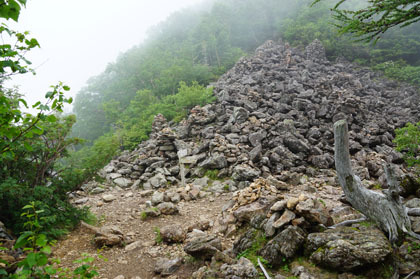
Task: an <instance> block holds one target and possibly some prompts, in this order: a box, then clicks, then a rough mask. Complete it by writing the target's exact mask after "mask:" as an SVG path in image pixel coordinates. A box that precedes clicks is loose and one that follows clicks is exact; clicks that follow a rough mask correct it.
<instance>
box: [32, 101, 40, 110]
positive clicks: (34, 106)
mask: <svg viewBox="0 0 420 279" xmlns="http://www.w3.org/2000/svg"><path fill="white" fill-rule="evenodd" d="M40 104H41V102H40V101H38V102H36V103H35V104H34V105H33V106H32V108H36V107H37V106H39V105H40Z"/></svg>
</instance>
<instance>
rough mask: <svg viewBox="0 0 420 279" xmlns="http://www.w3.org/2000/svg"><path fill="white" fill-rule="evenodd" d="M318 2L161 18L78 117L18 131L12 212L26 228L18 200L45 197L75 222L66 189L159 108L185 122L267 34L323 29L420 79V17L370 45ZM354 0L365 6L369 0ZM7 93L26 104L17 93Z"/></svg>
mask: <svg viewBox="0 0 420 279" xmlns="http://www.w3.org/2000/svg"><path fill="white" fill-rule="evenodd" d="M311 2H312V1H309V0H298V1H292V0H285V1H278V0H226V1H208V2H205V3H203V4H201V5H199V6H197V7H194V8H191V9H185V10H182V11H179V12H177V13H174V14H173V15H171V16H170V17H169V18H167V20H166V21H164V22H162V23H160V24H159V25H157V26H155V27H154V28H153V29H151V30H150V34H149V37H148V39H147V40H145V41H144V42H143V43H142V44H140V45H138V46H135V47H133V48H132V49H130V50H129V51H127V52H125V53H123V54H121V55H120V56H119V57H118V59H117V60H116V61H115V62H113V63H110V64H109V65H108V66H107V67H106V69H105V70H104V72H103V73H101V74H100V75H98V76H96V77H92V78H90V80H89V81H88V83H87V84H86V86H85V87H84V88H83V89H82V90H81V91H80V92H79V93H78V94H77V96H76V98H75V102H74V113H75V115H76V119H75V118H74V117H73V116H66V117H62V116H61V117H59V116H58V115H56V116H54V117H53V116H50V118H49V119H47V118H46V117H44V118H43V120H42V121H41V122H40V123H39V124H40V125H39V126H40V127H41V128H42V129H40V130H39V131H38V134H34V135H33V136H32V135H31V138H30V139H29V138H25V137H23V138H19V140H16V141H14V143H16V144H19V145H18V147H17V148H16V150H15V151H16V152H15V154H14V155H15V156H3V157H2V159H1V160H2V162H1V163H2V166H5V167H3V168H2V169H1V170H0V177H1V178H2V181H1V184H0V202H1V208H0V209H1V211H2V212H3V215H4V221H5V222H6V223H7V225H8V226H9V227H12V228H13V229H15V230H16V232H18V231H20V230H22V229H23V221H19V218H20V213H21V210H20V208H22V206H23V205H24V204H26V203H28V202H29V201H31V200H37V201H40V203H41V205H40V206H41V207H42V208H44V209H45V210H46V215H48V216H52V215H55V216H56V217H55V218H52V219H49V221H48V222H49V224H50V225H51V226H52V225H54V224H62V225H64V227H66V226H67V225H69V224H74V223H75V222H76V221H77V219H78V218H79V217H78V216H80V212H77V211H73V210H70V208H71V206H70V205H69V204H68V203H67V202H66V193H67V192H68V191H72V190H74V189H77V188H78V187H80V186H81V185H82V184H83V183H84V182H86V181H88V180H89V179H90V178H92V177H93V176H95V175H96V172H97V171H98V170H99V169H100V168H101V167H103V166H104V165H105V164H107V163H108V162H109V160H110V159H111V158H112V157H113V156H115V155H116V154H118V153H119V151H120V150H124V149H130V150H132V149H134V148H136V146H137V145H138V144H139V143H140V142H141V141H143V140H145V139H147V138H148V136H149V133H150V132H151V123H152V121H153V117H154V116H155V115H156V114H158V113H161V114H163V115H164V116H165V117H166V118H167V119H168V120H169V121H174V122H178V121H180V120H181V119H182V118H183V117H184V116H185V115H186V114H187V113H188V111H189V110H190V109H191V108H192V107H194V106H195V105H205V104H206V103H209V102H212V101H213V100H214V98H215V97H213V95H212V89H211V86H209V85H211V84H212V82H215V81H216V80H217V79H218V77H220V76H221V75H222V74H223V73H225V72H226V71H227V70H228V69H230V68H231V67H232V66H233V65H234V64H235V62H236V61H237V60H238V59H239V58H240V57H242V56H244V55H248V54H249V53H251V52H252V51H253V50H254V49H255V48H256V47H257V46H259V45H261V44H262V43H263V42H265V41H266V40H268V39H272V40H279V39H282V40H284V41H287V42H289V43H290V44H291V45H293V46H301V47H303V46H305V45H307V44H308V43H309V42H311V41H313V40H314V39H315V38H318V39H320V40H321V41H322V43H323V45H324V46H325V47H326V53H327V56H328V58H329V59H331V60H334V59H336V58H344V59H346V60H349V61H355V62H358V63H359V64H360V65H362V66H369V67H372V68H373V69H376V70H382V71H384V73H385V74H386V75H388V76H389V77H391V78H395V79H398V80H401V81H405V82H409V83H412V84H416V85H419V84H420V47H419V45H420V31H419V30H420V28H419V27H420V25H419V24H418V23H417V24H413V25H411V26H408V27H406V28H404V29H399V28H396V29H392V30H390V31H389V32H387V33H386V35H385V36H383V38H381V40H380V41H378V43H377V44H375V45H366V44H362V43H357V42H354V41H353V40H352V39H351V38H349V37H347V36H346V35H342V36H338V34H337V32H336V30H335V27H334V25H333V24H331V23H332V19H331V17H330V14H331V11H330V7H331V6H332V5H333V4H334V1H322V2H321V3H319V4H317V5H316V6H313V7H310V4H311ZM346 5H352V6H353V7H361V6H362V5H363V1H359V0H354V1H352V2H350V3H346ZM35 42H36V41H35ZM35 46H36V45H34V46H32V47H35ZM3 78H5V79H6V78H7V76H4V77H3ZM7 94H9V95H7V96H9V97H7V98H10V100H13V102H14V103H13V106H18V104H19V102H20V101H19V94H18V93H17V92H14V91H11V92H9V93H7ZM7 100H9V99H7ZM39 105H40V104H39ZM39 105H38V106H39ZM9 107H10V106H9ZM42 108H43V107H41V108H40V109H41V111H42ZM53 118H54V119H53ZM49 120H51V121H49ZM17 121H19V120H17ZM28 121H29V120H28ZM42 123H44V124H43V125H41V124H42ZM29 124H30V123H29ZM29 124H28V125H29ZM11 139H13V137H11ZM29 142H31V144H30V145H32V147H28V146H29V144H28V143H29ZM51 150H52V151H53V152H51ZM45 185H50V187H45ZM22 196H24V197H25V198H23V199H22V198H20V197H22ZM51 197H53V198H51ZM66 208H68V210H61V209H66Z"/></svg>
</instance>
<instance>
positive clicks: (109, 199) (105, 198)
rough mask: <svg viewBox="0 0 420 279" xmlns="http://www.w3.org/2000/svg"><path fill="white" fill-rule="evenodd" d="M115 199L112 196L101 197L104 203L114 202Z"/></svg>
mask: <svg viewBox="0 0 420 279" xmlns="http://www.w3.org/2000/svg"><path fill="white" fill-rule="evenodd" d="M116 199H117V197H116V196H114V195H112V194H107V195H103V196H102V200H103V201H104V202H112V201H114V200H116Z"/></svg>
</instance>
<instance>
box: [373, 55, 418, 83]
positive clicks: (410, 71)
mask: <svg viewBox="0 0 420 279" xmlns="http://www.w3.org/2000/svg"><path fill="white" fill-rule="evenodd" d="M373 69H374V70H377V71H382V72H383V73H384V74H385V75H386V76H387V77H389V78H393V79H396V80H399V81H405V82H408V83H411V84H413V85H416V86H420V66H411V65H407V63H406V62H405V61H403V60H398V61H396V62H394V61H388V62H384V63H380V64H377V65H375V66H374V67H373Z"/></svg>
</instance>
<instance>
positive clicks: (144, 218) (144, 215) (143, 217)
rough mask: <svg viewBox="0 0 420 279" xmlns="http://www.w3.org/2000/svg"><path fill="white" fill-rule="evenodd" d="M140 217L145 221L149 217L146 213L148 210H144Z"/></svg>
mask: <svg viewBox="0 0 420 279" xmlns="http://www.w3.org/2000/svg"><path fill="white" fill-rule="evenodd" d="M140 219H141V220H142V221H145V220H146V219H147V213H146V211H142V212H141V213H140Z"/></svg>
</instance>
